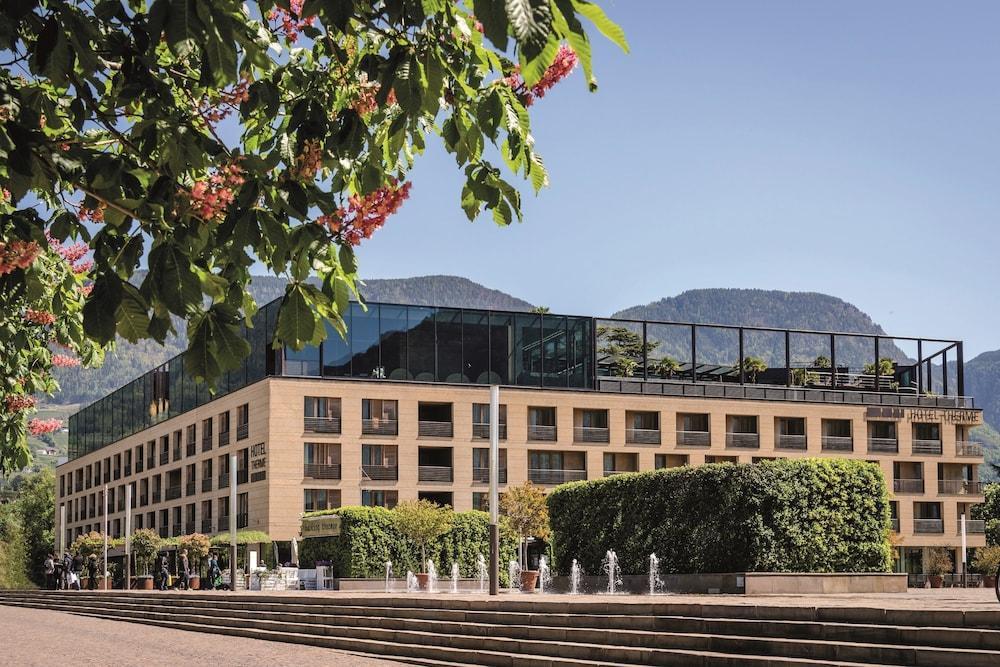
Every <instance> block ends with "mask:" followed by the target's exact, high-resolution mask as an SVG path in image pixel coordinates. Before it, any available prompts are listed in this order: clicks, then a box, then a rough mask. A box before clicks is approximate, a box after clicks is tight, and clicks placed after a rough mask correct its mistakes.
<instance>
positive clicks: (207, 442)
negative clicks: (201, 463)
mask: <svg viewBox="0 0 1000 667" xmlns="http://www.w3.org/2000/svg"><path fill="white" fill-rule="evenodd" d="M201 451H203V452H210V451H212V436H211V435H204V436H202V437H201Z"/></svg>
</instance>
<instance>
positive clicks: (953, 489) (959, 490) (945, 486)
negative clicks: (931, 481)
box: [938, 479, 983, 496]
mask: <svg viewBox="0 0 1000 667" xmlns="http://www.w3.org/2000/svg"><path fill="white" fill-rule="evenodd" d="M938 493H941V494H946V495H950V496H980V495H982V493H983V483H982V482H978V481H972V480H967V479H939V480H938Z"/></svg>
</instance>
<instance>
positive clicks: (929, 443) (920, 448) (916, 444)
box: [913, 440, 941, 454]
mask: <svg viewBox="0 0 1000 667" xmlns="http://www.w3.org/2000/svg"><path fill="white" fill-rule="evenodd" d="M913 453H914V454H940V453H941V441H940V440H914V441H913Z"/></svg>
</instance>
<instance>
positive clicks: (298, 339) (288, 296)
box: [278, 283, 316, 349]
mask: <svg viewBox="0 0 1000 667" xmlns="http://www.w3.org/2000/svg"><path fill="white" fill-rule="evenodd" d="M315 333H316V315H315V314H314V313H313V311H312V308H310V307H309V304H308V303H307V302H306V297H305V294H304V293H303V292H302V287H301V285H299V284H297V283H296V284H291V285H289V286H288V289H287V291H286V292H285V298H284V300H283V301H282V303H281V310H280V311H279V312H278V336H279V337H280V338H281V340H282V341H284V342H285V343H286V344H288V345H290V346H292V348H294V349H301V347H302V345H303V344H304V343H307V342H309V341H311V340H312V338H313V335H315Z"/></svg>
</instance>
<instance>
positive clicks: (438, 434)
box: [417, 421, 453, 438]
mask: <svg viewBox="0 0 1000 667" xmlns="http://www.w3.org/2000/svg"><path fill="white" fill-rule="evenodd" d="M452 432H453V427H452V424H451V422H434V421H420V422H417V435H421V436H425V437H430V438H450V437H451V436H452Z"/></svg>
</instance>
